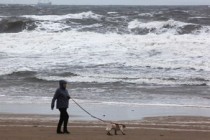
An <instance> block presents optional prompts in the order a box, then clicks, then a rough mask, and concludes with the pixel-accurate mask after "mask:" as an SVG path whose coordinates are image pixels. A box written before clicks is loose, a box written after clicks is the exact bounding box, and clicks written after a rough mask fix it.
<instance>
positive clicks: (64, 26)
mask: <svg viewBox="0 0 210 140" xmlns="http://www.w3.org/2000/svg"><path fill="white" fill-rule="evenodd" d="M209 38H210V8H209V7H208V6H52V7H44V8H40V7H36V6H25V5H0V40H1V41H0V103H2V104H4V103H6V104H28V103H29V104H34V105H37V104H42V103H44V104H50V102H51V99H52V96H53V94H54V92H55V90H56V88H57V87H58V81H59V80H61V79H64V80H67V81H68V89H69V92H70V95H71V96H72V97H73V98H75V99H77V100H78V101H79V102H80V103H83V104H85V105H87V106H88V105H90V104H100V105H112V106H135V107H138V106H145V105H149V106H150V105H152V106H175V107H200V108H209V107H210V87H209V86H210V55H209V54H210V39H209Z"/></svg>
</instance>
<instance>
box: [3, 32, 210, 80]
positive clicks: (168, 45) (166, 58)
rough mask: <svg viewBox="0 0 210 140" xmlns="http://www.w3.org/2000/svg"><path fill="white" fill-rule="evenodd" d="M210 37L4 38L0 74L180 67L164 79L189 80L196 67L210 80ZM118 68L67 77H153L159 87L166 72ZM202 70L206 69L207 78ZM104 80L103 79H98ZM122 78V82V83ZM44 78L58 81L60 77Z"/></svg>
mask: <svg viewBox="0 0 210 140" xmlns="http://www.w3.org/2000/svg"><path fill="white" fill-rule="evenodd" d="M208 36H210V35H209V34H203V35H202V34H200V35H177V36H176V35H173V34H162V35H154V34H148V35H146V36H140V35H119V34H99V33H93V32H76V31H70V32H62V33H44V32H30V33H28V32H22V33H17V34H0V38H1V39H2V41H1V44H0V47H1V53H3V54H6V55H5V56H4V59H1V61H0V75H4V74H9V73H12V72H15V71H20V68H22V67H26V68H27V69H29V70H30V71H46V70H49V71H50V69H55V68H57V69H59V68H60V67H61V68H62V67H64V66H65V67H74V66H81V67H84V68H85V67H87V66H95V65H102V66H103V65H106V64H116V66H118V65H123V67H128V68H129V67H134V68H135V67H136V68H141V67H147V66H150V67H151V68H161V69H180V70H176V71H174V72H173V73H170V71H169V72H168V73H167V72H164V74H165V75H164V77H165V76H169V77H170V76H171V77H183V79H184V78H186V77H188V78H189V77H191V76H190V75H192V73H189V72H187V71H188V70H189V69H195V70H196V71H197V73H194V74H195V76H198V77H203V78H204V79H207V80H210V77H209V76H208V75H206V74H205V73H206V72H208V71H210V63H209V62H210V61H209V60H210V57H209V52H210V48H209V46H210V41H209V39H208V38H209V37H208ZM17 62H18V63H17ZM8 64H9V65H8ZM116 66H113V69H111V70H110V71H108V70H106V68H104V69H102V68H103V67H102V68H101V69H100V70H98V71H97V72H98V75H97V74H96V73H95V71H91V70H89V69H85V70H82V69H81V70H78V69H77V71H76V74H78V75H79V76H78V77H77V76H76V77H73V78H72V77H70V78H68V77H66V78H67V80H70V81H81V82H82V81H90V82H91V81H92V82H93V81H95V80H97V81H99V82H110V81H111V82H114V81H117V80H119V79H120V78H121V79H125V80H124V81H127V82H142V81H145V80H146V81H147V78H148V77H147V76H151V77H153V79H151V81H149V80H150V78H148V79H149V80H148V81H147V82H151V83H153V82H154V83H159V82H160V81H159V80H160V79H156V78H158V77H161V76H163V75H162V73H159V72H158V71H157V72H155V71H154V72H153V73H149V75H146V73H145V74H144V77H146V79H144V77H142V76H143V75H142V74H141V73H140V72H138V71H139V70H121V69H120V68H118V69H116V68H115V67H116ZM111 67H112V66H111ZM111 67H110V68H111ZM199 70H203V71H204V72H203V73H204V74H202V72H199ZM73 73H74V71H73ZM101 75H104V76H101ZM98 76H99V77H100V78H101V79H98ZM106 77H108V78H106ZM110 77H112V78H110ZM118 77H119V79H117V78H118ZM126 77H127V78H128V79H126ZM155 77H156V78H155ZM40 78H43V79H52V80H53V78H54V79H55V78H58V77H40ZM129 78H136V79H129ZM129 80H130V81H129ZM167 82H169V81H166V83H164V82H162V83H164V84H167ZM173 82H176V81H171V83H173ZM179 82H180V81H179ZM184 82H185V81H183V83H184ZM171 83H168V84H171ZM189 84H191V83H189Z"/></svg>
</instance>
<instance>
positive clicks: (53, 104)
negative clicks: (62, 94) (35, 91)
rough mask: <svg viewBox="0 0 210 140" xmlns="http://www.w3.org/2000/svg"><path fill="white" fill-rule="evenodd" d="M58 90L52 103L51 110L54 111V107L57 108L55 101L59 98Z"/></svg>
mask: <svg viewBox="0 0 210 140" xmlns="http://www.w3.org/2000/svg"><path fill="white" fill-rule="evenodd" d="M58 94H59V93H58V90H56V92H55V94H54V96H53V99H52V102H51V109H52V110H53V109H54V106H55V100H56V99H57V98H58Z"/></svg>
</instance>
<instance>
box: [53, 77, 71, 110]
mask: <svg viewBox="0 0 210 140" xmlns="http://www.w3.org/2000/svg"><path fill="white" fill-rule="evenodd" d="M64 84H67V82H66V81H64V80H61V81H59V85H60V87H59V88H58V89H57V90H56V92H55V94H54V97H53V99H52V103H51V108H52V109H53V108H54V105H55V100H56V101H57V102H56V108H57V109H60V108H68V107H69V99H70V96H69V93H68V90H67V89H66V88H65V87H64V86H63V85H64Z"/></svg>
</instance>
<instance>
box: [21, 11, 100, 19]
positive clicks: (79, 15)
mask: <svg viewBox="0 0 210 140" xmlns="http://www.w3.org/2000/svg"><path fill="white" fill-rule="evenodd" d="M22 17H26V18H32V19H36V20H42V21H59V20H65V19H88V18H92V19H100V18H101V17H102V16H101V15H98V14H95V13H93V12H92V11H88V12H82V13H76V14H67V15H44V16H43V15H40V16H38V15H24V16H22Z"/></svg>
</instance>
